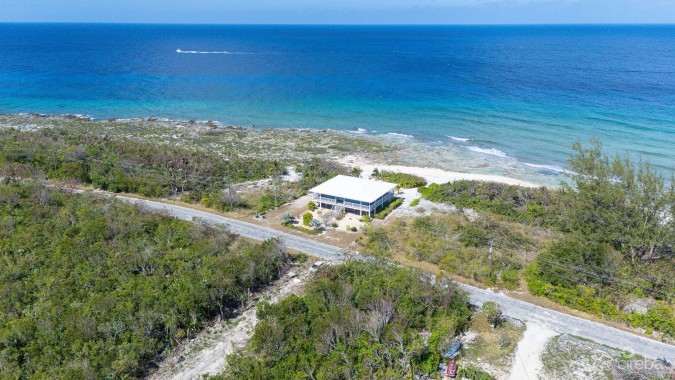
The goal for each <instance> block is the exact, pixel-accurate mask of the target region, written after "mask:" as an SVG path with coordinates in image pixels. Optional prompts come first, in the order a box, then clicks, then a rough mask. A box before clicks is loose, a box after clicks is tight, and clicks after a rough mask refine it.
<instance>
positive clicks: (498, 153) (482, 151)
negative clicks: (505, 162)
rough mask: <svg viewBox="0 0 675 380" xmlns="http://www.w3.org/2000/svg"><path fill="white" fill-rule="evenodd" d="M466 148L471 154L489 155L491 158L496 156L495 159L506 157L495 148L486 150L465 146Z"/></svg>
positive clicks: (506, 155)
mask: <svg viewBox="0 0 675 380" xmlns="http://www.w3.org/2000/svg"><path fill="white" fill-rule="evenodd" d="M466 148H467V149H468V150H470V151H472V152H476V153H482V154H489V155H491V156H497V157H508V154H506V153H505V152H502V151H501V150H499V149H495V148H489V149H488V148H481V147H477V146H467V147H466Z"/></svg>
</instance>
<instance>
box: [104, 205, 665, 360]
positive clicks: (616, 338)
mask: <svg viewBox="0 0 675 380" xmlns="http://www.w3.org/2000/svg"><path fill="white" fill-rule="evenodd" d="M115 198H117V199H120V200H123V201H126V202H130V203H135V204H138V205H141V206H143V207H145V208H148V209H151V210H157V211H164V212H166V213H168V214H169V215H172V216H174V217H176V218H179V219H183V220H188V221H193V220H194V219H196V218H197V219H203V220H206V221H208V222H212V223H218V224H223V225H225V226H228V227H229V229H230V231H232V232H233V233H236V234H238V235H241V236H243V237H246V238H250V239H254V240H266V239H270V238H280V239H281V240H282V241H283V242H284V244H285V245H286V247H287V248H290V249H293V250H296V251H300V252H304V253H306V254H308V255H312V256H317V257H321V258H324V259H327V260H335V261H341V260H343V259H344V257H345V255H344V250H343V249H341V248H338V247H335V246H332V245H329V244H324V243H320V242H316V241H313V240H311V239H306V238H303V237H299V236H295V235H291V234H288V233H285V232H281V231H276V230H274V229H271V228H266V227H262V226H258V225H255V224H251V223H246V222H242V221H240V220H236V219H231V218H227V217H224V216H220V215H216V214H211V213H208V212H205V211H199V210H194V209H191V208H187V207H182V206H177V205H173V204H167V203H162V202H156V201H150V200H144V199H137V198H131V197H125V196H121V195H117V196H115ZM460 286H461V287H462V288H463V289H464V290H466V291H467V292H468V293H469V295H470V299H471V302H472V303H473V304H475V305H478V306H480V305H482V304H483V302H485V301H494V302H497V303H498V304H499V305H500V306H501V308H502V310H503V312H504V314H506V315H508V316H511V317H514V318H517V319H520V320H523V321H531V322H535V323H539V324H542V325H545V326H548V327H550V328H551V329H553V330H555V331H557V332H559V333H567V334H572V335H576V336H580V337H583V338H587V339H591V340H593V341H595V342H597V343H601V344H606V345H608V346H612V347H617V348H619V349H622V350H626V351H629V352H632V353H635V354H639V355H642V356H645V357H649V358H657V357H666V358H667V359H668V360H670V361H671V362H675V346H672V345H669V344H665V343H661V342H657V341H654V340H651V339H647V338H644V337H641V336H638V335H635V334H631V333H629V332H626V331H623V330H619V329H616V328H613V327H610V326H606V325H603V324H600V323H597V322H593V321H589V320H586V319H583V318H579V317H575V316H572V315H568V314H564V313H560V312H557V311H555V310H550V309H546V308H544V307H541V306H537V305H534V304H531V303H528V302H525V301H521V300H517V299H514V298H511V297H508V296H507V295H505V294H503V293H495V292H493V291H491V290H485V289H480V288H476V287H473V286H470V285H466V284H460Z"/></svg>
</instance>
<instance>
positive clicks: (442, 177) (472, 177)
mask: <svg viewBox="0 0 675 380" xmlns="http://www.w3.org/2000/svg"><path fill="white" fill-rule="evenodd" d="M337 161H338V162H339V163H340V164H342V165H345V166H351V167H359V168H361V170H363V173H362V175H361V176H362V177H364V176H368V177H369V176H370V173H372V172H373V169H375V168H377V169H378V170H386V171H392V172H396V173H406V174H413V175H416V176H420V177H422V178H424V179H425V180H426V181H427V183H428V184H431V183H436V184H439V185H440V184H443V183H447V182H454V181H460V180H469V181H480V182H498V183H503V184H506V185H513V186H522V187H533V188H534V187H542V186H544V185H541V184H536V183H533V182H528V181H523V180H520V179H517V178H512V177H507V176H502V175H496V174H481V173H464V172H455V171H448V170H444V169H439V168H434V167H420V166H406V165H390V164H377V163H374V162H373V161H369V160H368V159H366V158H365V157H361V156H356V155H350V156H346V157H343V158H340V159H338V160H337Z"/></svg>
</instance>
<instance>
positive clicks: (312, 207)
mask: <svg viewBox="0 0 675 380" xmlns="http://www.w3.org/2000/svg"><path fill="white" fill-rule="evenodd" d="M307 209H308V210H309V211H314V210H316V203H314V201H309V203H307Z"/></svg>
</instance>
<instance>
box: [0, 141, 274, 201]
mask: <svg viewBox="0 0 675 380" xmlns="http://www.w3.org/2000/svg"><path fill="white" fill-rule="evenodd" d="M0 152H1V155H0V164H2V163H4V164H5V165H4V168H5V169H4V170H5V173H6V174H5V175H20V176H21V175H22V174H28V173H32V172H34V171H40V172H42V173H43V174H44V175H46V176H48V177H49V178H56V179H71V180H77V181H81V182H84V183H88V184H92V185H94V186H96V187H98V188H101V189H103V190H110V191H113V192H129V193H138V194H142V195H146V196H151V197H164V196H170V195H176V194H178V193H184V192H186V191H187V192H192V193H195V194H200V193H201V192H203V191H205V190H206V189H208V188H210V187H217V188H220V189H222V188H223V187H225V186H226V185H227V184H231V183H237V182H242V181H249V180H255V179H262V178H265V177H267V176H269V175H270V173H271V172H272V171H273V170H280V169H279V168H278V166H279V164H278V163H275V162H268V161H263V160H259V159H248V158H240V157H236V156H232V157H222V156H220V155H218V154H215V153H207V152H203V151H193V150H188V149H185V148H179V147H174V146H169V145H157V144H153V143H149V142H143V141H138V140H132V139H123V138H114V137H109V136H105V135H104V136H102V135H96V134H91V133H86V132H77V131H69V130H68V129H65V128H55V129H40V130H38V131H34V132H23V131H18V130H14V129H5V130H2V131H0ZM9 164H11V165H9ZM197 199H198V198H197Z"/></svg>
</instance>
